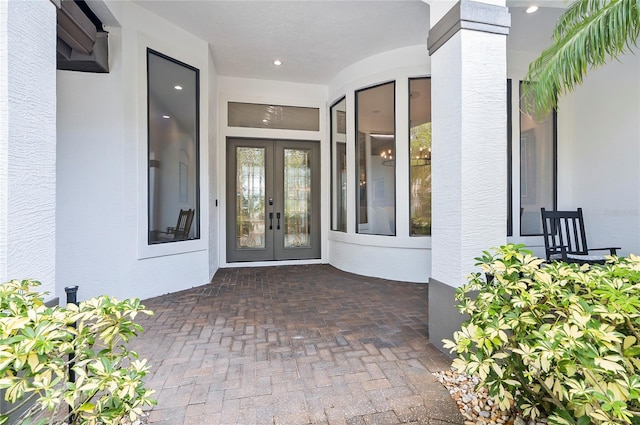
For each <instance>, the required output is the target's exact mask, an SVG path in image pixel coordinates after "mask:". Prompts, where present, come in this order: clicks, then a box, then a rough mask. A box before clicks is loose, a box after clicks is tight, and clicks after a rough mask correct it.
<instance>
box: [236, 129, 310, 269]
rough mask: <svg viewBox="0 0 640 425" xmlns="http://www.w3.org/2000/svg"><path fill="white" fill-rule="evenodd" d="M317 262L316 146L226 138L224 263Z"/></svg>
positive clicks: (288, 141) (284, 141)
mask: <svg viewBox="0 0 640 425" xmlns="http://www.w3.org/2000/svg"><path fill="white" fill-rule="evenodd" d="M308 258H320V145H319V143H318V142H310V141H293V140H263V139H238V138H229V139H227V261H229V262H236V261H269V260H293V259H308Z"/></svg>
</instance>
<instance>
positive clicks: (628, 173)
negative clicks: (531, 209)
mask: <svg viewBox="0 0 640 425" xmlns="http://www.w3.org/2000/svg"><path fill="white" fill-rule="evenodd" d="M536 57H537V55H536V54H535V53H532V52H521V51H519V52H510V54H509V56H508V64H509V68H508V78H511V79H512V80H513V92H512V98H511V100H512V110H511V113H512V116H513V127H512V139H513V152H512V158H513V171H512V182H513V186H512V189H513V204H512V216H513V236H512V237H509V238H508V241H509V242H513V243H523V244H525V245H526V246H527V248H528V249H531V250H532V251H533V252H534V253H535V254H536V255H538V256H540V257H544V255H545V254H544V242H543V240H542V237H541V236H519V235H520V228H519V226H520V223H519V220H518V217H519V210H518V208H519V197H520V184H519V181H520V168H519V161H520V144H519V143H518V141H519V140H520V128H519V119H518V117H519V114H520V111H519V99H518V97H519V94H518V83H519V81H521V80H522V79H523V78H524V76H525V74H526V70H527V66H528V64H529V63H530V62H531V61H532V60H534V59H535V58H536ZM557 120H558V135H557V137H558V208H559V209H576V208H578V207H582V208H583V213H584V217H585V225H586V231H587V239H588V243H589V246H590V247H593V248H597V247H608V246H619V247H621V248H622V250H621V251H619V254H620V255H628V254H629V253H635V254H638V253H640V220H639V218H640V191H639V189H638V187H640V184H639V183H640V59H638V57H637V54H636V55H633V54H627V55H625V56H623V57H622V58H621V60H620V62H618V61H610V62H609V63H608V64H606V65H605V66H603V67H601V68H598V69H596V70H590V71H589V73H588V75H587V76H586V77H585V79H584V82H583V84H582V85H580V86H578V87H577V88H576V89H575V91H574V92H573V93H571V94H567V95H564V96H562V97H561V98H560V100H559V107H558V114H557Z"/></svg>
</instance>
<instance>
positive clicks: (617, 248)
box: [589, 246, 622, 255]
mask: <svg viewBox="0 0 640 425" xmlns="http://www.w3.org/2000/svg"><path fill="white" fill-rule="evenodd" d="M619 249H622V248H620V247H619V246H616V247H607V248H589V251H609V253H610V255H616V251H617V250H619Z"/></svg>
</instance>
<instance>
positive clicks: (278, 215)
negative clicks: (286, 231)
mask: <svg viewBox="0 0 640 425" xmlns="http://www.w3.org/2000/svg"><path fill="white" fill-rule="evenodd" d="M276 218H277V219H278V224H277V227H276V229H278V230H280V213H276Z"/></svg>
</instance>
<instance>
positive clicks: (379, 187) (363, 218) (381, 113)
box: [356, 82, 396, 235]
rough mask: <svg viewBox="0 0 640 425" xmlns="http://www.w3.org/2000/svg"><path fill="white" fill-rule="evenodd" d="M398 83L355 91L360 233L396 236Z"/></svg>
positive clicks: (358, 229) (357, 215) (357, 220)
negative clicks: (396, 102) (396, 90)
mask: <svg viewBox="0 0 640 425" xmlns="http://www.w3.org/2000/svg"><path fill="white" fill-rule="evenodd" d="M395 133H396V123H395V82H391V83H386V84H381V85H379V86H375V87H371V88H367V89H363V90H359V91H357V92H356V173H357V174H356V175H357V180H356V184H357V185H358V188H357V195H356V222H357V225H358V228H357V232H358V233H365V234H370V235H395V233H396V220H395V216H396V209H395V203H396V189H395V188H396V161H395V151H396V143H395V139H396V137H395Z"/></svg>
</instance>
